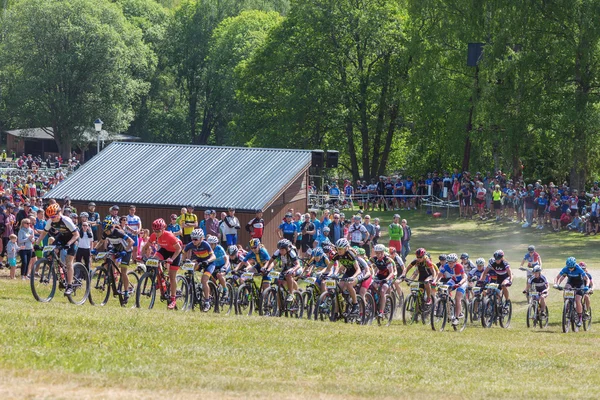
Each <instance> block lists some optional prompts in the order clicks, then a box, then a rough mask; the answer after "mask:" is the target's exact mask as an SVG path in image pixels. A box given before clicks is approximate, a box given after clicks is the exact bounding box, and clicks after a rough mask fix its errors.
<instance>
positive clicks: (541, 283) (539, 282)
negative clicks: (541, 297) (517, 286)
mask: <svg viewBox="0 0 600 400" xmlns="http://www.w3.org/2000/svg"><path fill="white" fill-rule="evenodd" d="M528 283H529V284H530V285H531V287H532V288H533V289H535V290H536V291H538V292H543V291H544V290H546V289H548V280H547V279H546V277H545V276H544V275H540V277H539V278H536V277H534V276H532V277H531V278H529V281H528Z"/></svg>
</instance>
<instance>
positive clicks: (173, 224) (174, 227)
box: [165, 214, 206, 239]
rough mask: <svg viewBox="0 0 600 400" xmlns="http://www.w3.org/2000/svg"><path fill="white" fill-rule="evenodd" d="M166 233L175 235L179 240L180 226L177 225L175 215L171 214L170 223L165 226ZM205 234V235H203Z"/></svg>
mask: <svg viewBox="0 0 600 400" xmlns="http://www.w3.org/2000/svg"><path fill="white" fill-rule="evenodd" d="M165 230H166V231H169V232H171V233H173V235H175V237H176V238H177V239H180V238H181V234H182V231H181V226H179V224H178V223H177V215H175V214H171V223H170V224H169V225H167V228H166V229H165ZM205 234H206V233H205Z"/></svg>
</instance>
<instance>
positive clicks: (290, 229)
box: [279, 221, 298, 242]
mask: <svg viewBox="0 0 600 400" xmlns="http://www.w3.org/2000/svg"><path fill="white" fill-rule="evenodd" d="M279 229H281V232H283V237H284V238H285V239H287V240H289V241H292V242H293V241H294V233H296V232H298V226H297V225H296V224H295V223H294V222H293V221H292V222H284V223H282V224H280V225H279Z"/></svg>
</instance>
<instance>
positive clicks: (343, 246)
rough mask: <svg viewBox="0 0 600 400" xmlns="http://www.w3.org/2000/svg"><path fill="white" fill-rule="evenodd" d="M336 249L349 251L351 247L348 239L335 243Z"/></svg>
mask: <svg viewBox="0 0 600 400" xmlns="http://www.w3.org/2000/svg"><path fill="white" fill-rule="evenodd" d="M335 247H337V248H339V249H347V248H348V247H350V242H348V239H346V238H341V239H338V241H337V242H335Z"/></svg>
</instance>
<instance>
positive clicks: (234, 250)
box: [227, 244, 238, 256]
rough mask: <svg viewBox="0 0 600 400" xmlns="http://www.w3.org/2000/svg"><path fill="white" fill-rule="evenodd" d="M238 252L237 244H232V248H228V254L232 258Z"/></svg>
mask: <svg viewBox="0 0 600 400" xmlns="http://www.w3.org/2000/svg"><path fill="white" fill-rule="evenodd" d="M237 252H238V248H237V246H236V245H235V244H232V245H231V246H229V247H228V248H227V254H229V255H230V256H232V255H234V254H237Z"/></svg>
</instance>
